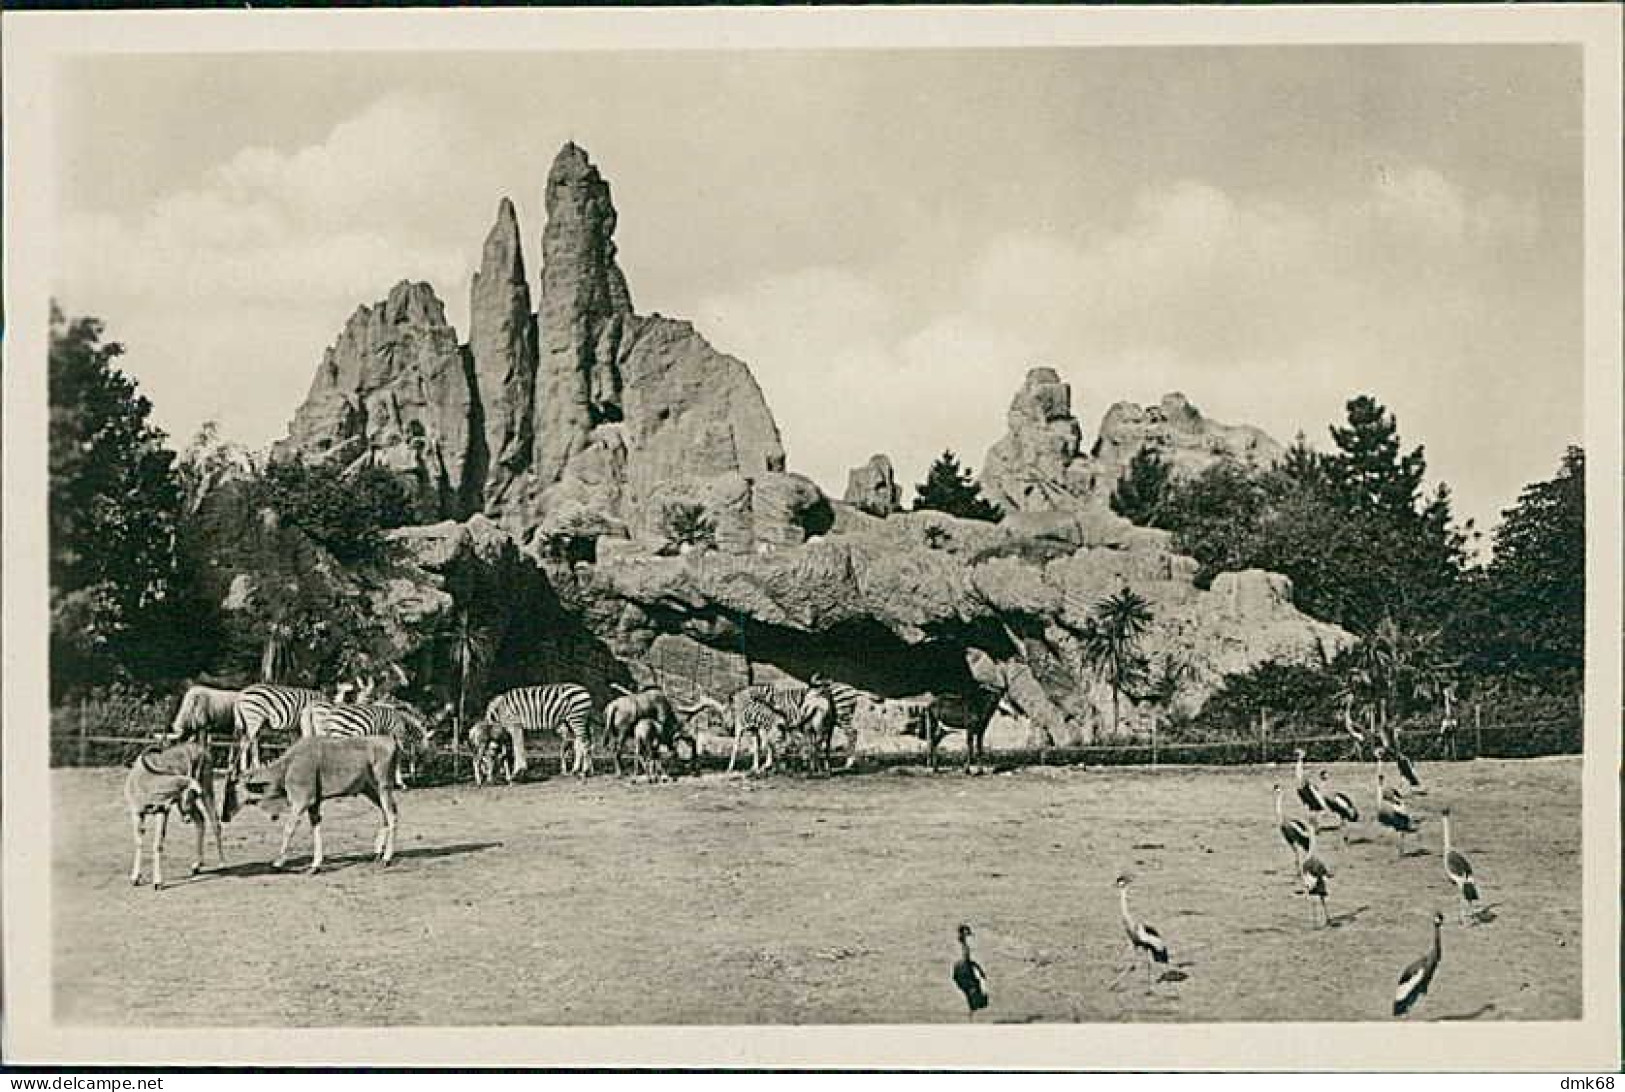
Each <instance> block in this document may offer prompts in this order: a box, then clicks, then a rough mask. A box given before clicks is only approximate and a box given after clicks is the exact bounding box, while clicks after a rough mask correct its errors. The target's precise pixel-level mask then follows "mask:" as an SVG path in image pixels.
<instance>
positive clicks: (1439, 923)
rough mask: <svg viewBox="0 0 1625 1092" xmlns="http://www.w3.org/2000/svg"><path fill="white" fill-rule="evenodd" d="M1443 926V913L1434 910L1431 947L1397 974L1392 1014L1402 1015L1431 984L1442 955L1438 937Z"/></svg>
mask: <svg viewBox="0 0 1625 1092" xmlns="http://www.w3.org/2000/svg"><path fill="white" fill-rule="evenodd" d="M1443 926H1444V915H1443V914H1440V913H1438V912H1435V913H1434V915H1433V947H1432V949H1430V950H1429V951H1428V953H1427V955H1425V956H1423V957H1422V958H1421V959H1418V960H1417V961H1416V962H1414V963H1412V964H1411V965H1410V966H1408V967H1406V968H1405V969H1404V970H1403V971H1401V972H1400V975H1399V985H1398V986H1396V987H1395V988H1394V1015H1395V1016H1404V1015H1405V1014H1406V1013H1407V1012H1410V1011H1411V1009H1413V1008H1415V1007H1416V1003H1417V1002H1418V1001H1420V1000H1422V995H1423V994H1425V993H1427V992H1428V987H1429V986H1431V985H1433V976H1434V974H1435V973H1436V972H1437V971H1438V970H1439V960H1440V959H1441V958H1442V957H1443V956H1444V945H1443V943H1442V941H1441V938H1440V929H1441V928H1442V927H1443Z"/></svg>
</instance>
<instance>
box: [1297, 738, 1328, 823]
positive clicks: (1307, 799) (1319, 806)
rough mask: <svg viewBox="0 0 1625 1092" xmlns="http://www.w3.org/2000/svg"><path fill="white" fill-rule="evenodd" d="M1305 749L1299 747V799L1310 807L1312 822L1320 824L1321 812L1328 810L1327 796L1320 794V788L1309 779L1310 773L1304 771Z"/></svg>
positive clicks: (1305, 805)
mask: <svg viewBox="0 0 1625 1092" xmlns="http://www.w3.org/2000/svg"><path fill="white" fill-rule="evenodd" d="M1304 754H1305V752H1304V749H1303V748H1302V747H1299V748H1298V750H1297V756H1298V799H1299V800H1302V801H1303V806H1304V807H1306V808H1308V809H1309V815H1310V817H1311V820H1312V822H1313V823H1314V825H1315V826H1316V827H1317V828H1318V827H1319V826H1320V813H1321V812H1323V811H1325V810H1326V798H1325V797H1323V796H1321V795H1320V790H1319V789H1318V788H1316V787H1315V785H1314V783H1313V782H1311V781H1310V780H1309V775H1308V774H1306V773H1304V772H1303V758H1304Z"/></svg>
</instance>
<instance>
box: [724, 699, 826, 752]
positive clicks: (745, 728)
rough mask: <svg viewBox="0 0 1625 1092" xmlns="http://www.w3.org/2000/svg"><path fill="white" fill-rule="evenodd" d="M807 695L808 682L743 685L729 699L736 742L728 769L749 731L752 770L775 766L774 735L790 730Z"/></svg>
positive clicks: (799, 713)
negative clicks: (764, 751) (764, 743)
mask: <svg viewBox="0 0 1625 1092" xmlns="http://www.w3.org/2000/svg"><path fill="white" fill-rule="evenodd" d="M806 696H807V688H806V687H805V686H771V685H768V684H765V683H764V684H758V685H756V686H742V687H740V688H739V689H738V690H735V691H734V693H733V697H732V698H730V699H729V700H728V704H729V705H730V706H731V711H732V713H733V725H734V744H733V751H732V752H731V753H730V754H729V755H728V772H729V773H732V772H733V768H734V760H735V759H737V758H738V757H739V741H740V740H741V739H742V738H743V737H744V734H745V733H746V732H749V733H750V734H751V744H752V746H751V755H752V760H751V767H750V768H751V772H752V773H759V772H761V771H763V770H771V769H772V768H773V735H774V734H775V733H778V734H785V733H787V732H789V730H790V728H791V726H792V725H794V724H795V723H796V722H797V720H798V719H799V717H800V716H801V702H802V699H803V698H805V697H806ZM764 735H765V736H766V737H767V764H766V765H765V766H764V765H763V764H762V739H763V736H764Z"/></svg>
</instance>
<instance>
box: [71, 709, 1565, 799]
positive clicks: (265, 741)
mask: <svg viewBox="0 0 1625 1092" xmlns="http://www.w3.org/2000/svg"><path fill="white" fill-rule="evenodd" d="M169 712H170V710H169V706H168V704H167V703H164V702H151V701H146V700H143V699H141V698H138V697H135V696H128V695H114V696H112V697H111V698H102V699H98V700H95V701H82V702H79V703H76V704H73V705H66V706H60V707H58V708H57V709H55V710H53V711H52V715H51V765H52V766H126V765H128V764H129V763H131V762H132V761H134V760H135V757H136V756H137V755H139V754H140V753H141V752H142V751H143V750H146V749H147V748H149V747H152V746H153V745H154V743H155V741H156V739H157V737H158V736H159V735H160V734H162V733H164V732H166V731H167V730H168V727H169ZM1395 735H1396V737H1397V739H1398V741H1399V745H1400V749H1401V750H1402V751H1404V753H1405V754H1406V755H1407V756H1409V757H1410V758H1412V759H1415V760H1417V761H1432V762H1441V761H1465V760H1469V759H1474V758H1533V757H1538V756H1545V755H1561V754H1579V753H1581V752H1582V751H1583V750H1584V746H1585V740H1584V724H1583V722H1582V720H1581V719H1580V717H1578V716H1577V715H1574V716H1562V717H1551V718H1548V719H1533V718H1530V719H1522V720H1520V721H1518V722H1516V723H1495V722H1491V723H1484V716H1483V711H1482V710H1481V709H1474V710H1473V711H1472V712H1471V713H1470V715H1469V717H1468V718H1467V719H1466V721H1465V722H1464V723H1462V724H1460V725H1458V726H1457V727H1456V728H1455V729H1454V730H1453V731H1444V732H1441V731H1440V729H1439V727H1438V726H1437V725H1434V726H1422V727H1400V728H1397V729H1396V730H1395ZM294 738H295V736H294V735H293V734H292V733H288V732H275V731H269V730H268V731H266V732H264V733H263V734H262V735H261V738H260V754H261V758H262V759H264V760H265V761H272V760H274V759H275V758H276V757H277V756H278V755H279V754H281V753H282V751H283V750H284V749H285V748H287V747H288V746H289V745H290V744H291V743H292V742H293V740H294ZM962 738H963V737H962V736H960V735H958V734H955V735H954V736H952V737H950V744H949V746H950V747H951V746H952V745H953V744H954V743H956V742H957V741H958V740H960V739H962ZM888 742H889V743H893V742H897V741H890V740H888ZM210 747H211V749H212V751H213V753H214V756H215V765H216V768H217V769H222V768H224V767H225V765H226V763H227V762H228V761H229V760H230V756H231V751H232V747H233V743H232V741H231V740H229V739H226V738H224V737H215V738H212V739H211V740H210ZM1299 748H1302V749H1303V750H1304V752H1305V757H1306V758H1307V759H1308V760H1309V761H1312V762H1345V761H1368V760H1370V758H1371V757H1372V750H1371V746H1370V744H1369V743H1368V742H1364V743H1363V742H1361V741H1360V740H1357V739H1355V738H1354V737H1353V736H1351V735H1349V734H1348V733H1347V732H1345V731H1342V730H1340V729H1334V728H1330V727H1322V728H1318V729H1317V728H1314V727H1307V728H1305V727H1302V726H1288V725H1272V724H1271V723H1270V721H1269V718H1268V717H1261V718H1260V720H1259V723H1258V725H1257V726H1256V727H1255V728H1254V729H1251V730H1242V731H1238V730H1219V729H1214V728H1211V727H1209V728H1204V727H1202V726H1200V725H1198V726H1194V727H1192V726H1186V727H1182V728H1180V729H1175V730H1165V731H1161V732H1155V733H1152V734H1150V735H1146V736H1136V737H1133V738H1119V739H1108V740H1098V741H1095V742H1092V743H1088V744H1082V745H1064V746H1055V747H1044V746H1040V745H1038V744H1036V743H1030V744H1027V745H1023V746H1018V747H995V746H989V747H988V755H989V759H990V760H991V761H992V762H993V763H994V764H996V765H1003V766H1020V765H1034V764H1049V765H1087V766H1150V767H1156V766H1164V765H1167V766H1185V765H1190V766H1245V765H1257V764H1266V763H1280V762H1290V761H1292V760H1293V758H1294V757H1295V755H1296V752H1297V750H1298V749H1299ZM860 751H862V752H863V753H862V754H861V755H860V760H861V763H862V765H863V767H864V768H887V767H894V766H907V765H919V764H921V763H922V762H923V761H924V753H923V752H924V745H923V744H919V745H918V746H916V747H906V748H900V747H896V746H888V747H886V748H885V749H884V750H883V751H879V752H878V753H877V751H876V750H873V749H867V750H866V749H864V748H861V747H860ZM544 753H545V758H544V759H543V760H542V761H541V762H540V763H538V764H537V765H538V766H541V767H549V766H550V764H551V763H552V762H553V761H554V759H555V758H556V753H555V752H553V751H552V750H551V749H548V748H544ZM725 758H726V756H724V755H720V754H711V753H702V754H701V755H700V756H699V758H698V760H697V762H695V763H694V764H692V766H691V767H690V768H695V767H697V768H699V769H720V768H721V767H722V766H723V765H724V764H725ZM957 758H958V756H957V755H956V754H942V753H939V759H940V760H941V761H944V762H947V763H953V762H954V761H956V760H957ZM472 776H473V771H472V765H471V761H470V756H469V753H468V752H467V750H466V749H464V748H463V747H462V745H461V743H460V742H458V743H454V744H453V745H452V746H449V747H431V748H429V749H428V750H427V751H426V752H425V754H424V755H423V756H422V757H421V759H420V761H419V763H418V771H417V776H416V778H415V780H416V782H417V783H418V784H422V785H434V784H450V783H455V782H459V781H464V780H469V779H471V778H472Z"/></svg>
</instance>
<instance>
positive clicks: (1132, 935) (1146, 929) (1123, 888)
mask: <svg viewBox="0 0 1625 1092" xmlns="http://www.w3.org/2000/svg"><path fill="white" fill-rule="evenodd" d="M1131 882H1132V880H1131V878H1130V877H1129V876H1128V875H1127V874H1124V875H1122V876H1119V877H1117V894H1118V904H1119V906H1120V907H1121V909H1122V912H1123V931H1124V932H1125V933H1127V934H1128V942H1129V960H1130V962H1129V965H1128V970H1130V971H1132V970H1133V969H1134V962H1133V961H1134V960H1136V959H1138V958H1139V953H1140V952H1144V953H1145V988H1146V989H1147V990H1148V991H1149V990H1150V989H1152V988H1153V985H1154V982H1153V979H1152V977H1151V975H1152V964H1153V963H1167V962H1168V943H1167V942H1166V941H1164V940H1163V939H1162V934H1161V933H1159V932H1157V931H1156V930H1155V929H1153V928H1152V927H1151V926H1149V925H1147V924H1146V923H1145V922H1143V921H1136V920H1134V915H1133V914H1130V913H1129V912H1128V885H1129V884H1130V883H1131ZM1124 973H1125V974H1126V973H1127V971H1125V972H1124ZM1118 977H1119V978H1121V977H1122V975H1118Z"/></svg>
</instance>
